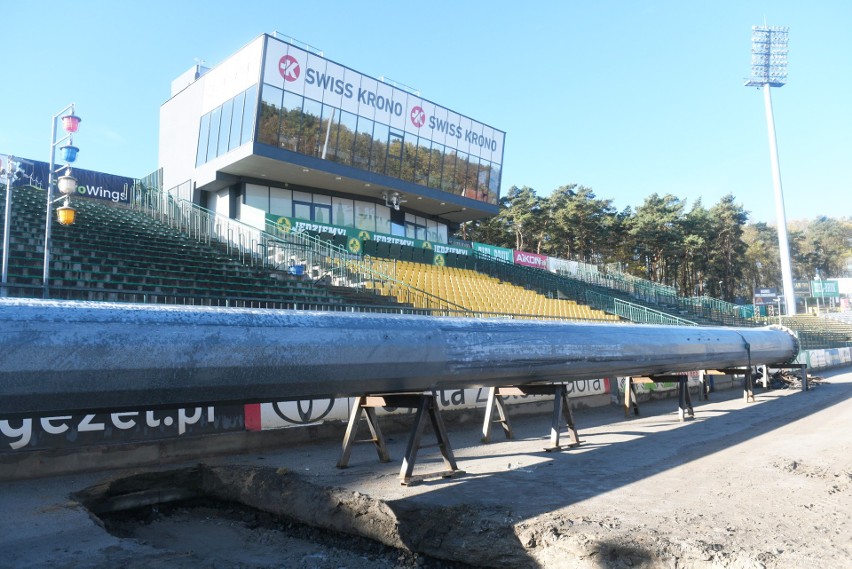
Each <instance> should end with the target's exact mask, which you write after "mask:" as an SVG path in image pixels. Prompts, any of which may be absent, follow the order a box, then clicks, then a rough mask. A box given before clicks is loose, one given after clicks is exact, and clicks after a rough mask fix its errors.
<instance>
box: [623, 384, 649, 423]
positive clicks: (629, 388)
mask: <svg viewBox="0 0 852 569" xmlns="http://www.w3.org/2000/svg"><path fill="white" fill-rule="evenodd" d="M642 379H647V378H642ZM642 379H640V378H635V379H634V378H632V377H625V378H624V416H625V417H629V416H630V406H631V402H632V405H633V414H634V415H638V414H639V395H638V394H637V393H636V384H635V383H634V382H638V381H642Z"/></svg>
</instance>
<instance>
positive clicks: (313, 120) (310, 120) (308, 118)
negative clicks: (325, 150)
mask: <svg viewBox="0 0 852 569" xmlns="http://www.w3.org/2000/svg"><path fill="white" fill-rule="evenodd" d="M304 110H305V114H304V116H303V117H302V144H301V145H300V146H299V152H301V153H302V154H309V155H311V156H319V155H320V154H321V153H322V142H321V141H322V140H323V138H321V135H320V122H321V121H320V119H321V118H322V103H320V102H319V101H314V100H313V99H307V98H306V99H305V107H304ZM324 136H325V133H322V137H324Z"/></svg>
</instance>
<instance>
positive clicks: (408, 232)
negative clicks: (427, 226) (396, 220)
mask: <svg viewBox="0 0 852 569" xmlns="http://www.w3.org/2000/svg"><path fill="white" fill-rule="evenodd" d="M415 235H417V229H416V228H415V225H414V224H413V223H410V222H408V221H406V222H405V236H406V237H408V238H409V239H416V237H414V236H415Z"/></svg>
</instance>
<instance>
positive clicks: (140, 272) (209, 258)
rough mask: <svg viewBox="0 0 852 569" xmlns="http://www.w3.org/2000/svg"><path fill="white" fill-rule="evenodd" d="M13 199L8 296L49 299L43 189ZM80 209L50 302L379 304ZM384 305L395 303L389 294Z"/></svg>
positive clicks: (59, 246) (105, 211) (65, 236)
mask: <svg viewBox="0 0 852 569" xmlns="http://www.w3.org/2000/svg"><path fill="white" fill-rule="evenodd" d="M12 196H13V200H12V214H11V219H12V228H11V236H10V237H11V239H10V247H9V277H8V283H9V286H8V295H9V296H19V297H41V296H42V292H43V287H42V278H43V263H44V220H45V194H44V190H41V189H37V188H31V187H15V188H14V189H13V194H12ZM0 200H2V203H5V188H4V189H0ZM73 206H74V208H75V209H76V210H77V220H76V222H75V223H74V225H71V226H67V227H66V226H62V225H60V224H58V223H56V222H54V223H53V224H52V238H51V242H52V248H51V255H50V278H49V291H50V298H57V299H73V300H97V301H118V302H149V303H170V304H194V305H210V306H247V307H261V308H296V309H314V310H351V309H353V308H355V307H357V306H360V305H361V304H364V305H366V306H367V307H369V306H376V304H377V301H376V295H375V294H372V293H371V292H370V291H360V292H359V293H358V294H346V295H341V294H338V293H336V292H335V291H334V290H332V289H330V288H329V287H328V286H326V285H325V284H324V283H321V282H317V281H314V280H312V279H309V278H307V277H305V276H297V275H291V274H288V273H287V272H284V271H279V270H273V269H270V268H268V267H262V266H247V265H245V264H243V263H242V262H240V261H239V260H238V259H235V258H234V257H233V256H231V255H229V254H228V252H227V249H226V247H225V246H224V245H223V244H220V243H217V242H213V241H211V242H209V243H204V242H199V241H197V240H194V239H191V238H188V237H186V236H184V235H182V234H181V233H180V232H179V231H177V230H176V229H173V228H171V227H169V226H168V225H165V224H163V223H160V222H159V221H158V220H156V219H154V218H152V217H149V216H147V215H145V214H144V213H140V212H138V211H134V210H130V209H127V208H124V207H121V206H117V205H113V204H105V203H102V202H98V201H94V200H87V199H75V200H74V202H73ZM2 211H3V210H2V209H0V212H2ZM2 223H5V219H3V220H2ZM337 292H339V291H337ZM380 304H383V305H386V306H387V305H390V306H391V307H392V306H394V303H393V302H392V299H388V298H386V297H382V298H381V299H380ZM397 306H402V305H397Z"/></svg>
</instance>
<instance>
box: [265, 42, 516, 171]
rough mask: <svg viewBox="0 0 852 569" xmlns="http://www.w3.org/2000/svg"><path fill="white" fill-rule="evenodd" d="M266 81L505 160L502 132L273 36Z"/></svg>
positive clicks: (466, 150) (485, 156)
mask: <svg viewBox="0 0 852 569" xmlns="http://www.w3.org/2000/svg"><path fill="white" fill-rule="evenodd" d="M263 81H264V83H267V84H270V85H273V86H275V87H279V88H282V89H284V90H285V91H289V92H291V93H295V94H297V95H303V96H304V97H307V98H309V99H313V100H314V101H320V102H322V103H323V104H326V105H329V106H332V107H335V108H337V109H341V110H343V111H346V112H349V113H352V114H355V115H358V116H361V117H365V118H368V119H371V120H375V121H378V122H380V123H383V124H386V125H389V126H390V127H391V129H396V130H398V131H404V132H406V133H409V134H410V135H414V136H417V137H420V138H421V139H428V140H431V141H432V142H435V143H438V144H443V145H444V146H446V147H448V148H449V149H455V150H457V151H458V152H463V153H465V154H469V155H470V156H475V157H479V158H483V159H485V160H488V161H491V162H494V163H497V164H502V163H503V139H504V136H505V133H503V132H502V131H500V130H497V129H495V128H492V127H490V126H488V125H485V124H482V123H480V122H477V121H474V120H472V119H470V118H468V117H466V116H463V115H460V114H458V113H455V112H453V111H451V110H449V109H447V108H445V107H442V106H440V105H436V104H435V103H432V102H430V101H427V100H426V99H423V98H421V97H419V96H417V95H415V94H412V93H409V92H408V91H405V90H402V89H399V88H397V87H393V86H392V85H389V84H387V83H384V82H383V81H379V80H377V79H374V78H372V77H369V76H367V75H363V74H361V73H358V72H357V71H353V70H352V69H349V68H348V67H344V66H342V65H340V64H337V63H335V62H333V61H329V60H327V59H325V58H324V57H321V56H319V55H316V54H314V53H310V52H308V51H305V50H303V49H300V48H298V47H296V46H294V45H290V44H288V43H286V42H283V41H281V40H279V39H276V38H273V37H269V36H267V42H266V59H265V60H264V71H263Z"/></svg>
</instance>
